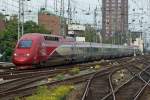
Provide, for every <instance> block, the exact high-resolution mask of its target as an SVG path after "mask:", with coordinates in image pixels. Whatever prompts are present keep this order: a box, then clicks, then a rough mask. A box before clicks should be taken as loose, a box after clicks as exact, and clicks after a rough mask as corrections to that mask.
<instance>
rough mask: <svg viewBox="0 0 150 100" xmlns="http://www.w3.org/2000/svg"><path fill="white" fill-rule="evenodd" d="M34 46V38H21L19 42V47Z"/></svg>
mask: <svg viewBox="0 0 150 100" xmlns="http://www.w3.org/2000/svg"><path fill="white" fill-rule="evenodd" d="M31 46H32V40H21V41H20V42H19V45H18V47H19V48H30V47H31Z"/></svg>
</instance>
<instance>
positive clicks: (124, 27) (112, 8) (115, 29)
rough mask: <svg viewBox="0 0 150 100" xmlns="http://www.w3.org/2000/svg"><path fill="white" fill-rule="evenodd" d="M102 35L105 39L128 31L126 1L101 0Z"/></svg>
mask: <svg viewBox="0 0 150 100" xmlns="http://www.w3.org/2000/svg"><path fill="white" fill-rule="evenodd" d="M102 5H103V6H102V13H103V16H102V33H103V35H104V36H106V37H111V36H112V35H114V34H120V33H126V32H127V31H128V0H102Z"/></svg>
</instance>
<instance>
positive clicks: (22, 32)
mask: <svg viewBox="0 0 150 100" xmlns="http://www.w3.org/2000/svg"><path fill="white" fill-rule="evenodd" d="M21 15H22V29H21V36H22V35H23V34H24V0H22V13H21Z"/></svg>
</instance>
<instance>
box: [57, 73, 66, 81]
mask: <svg viewBox="0 0 150 100" xmlns="http://www.w3.org/2000/svg"><path fill="white" fill-rule="evenodd" d="M55 79H56V80H63V79H64V75H63V74H58V75H57V76H56V77H55Z"/></svg>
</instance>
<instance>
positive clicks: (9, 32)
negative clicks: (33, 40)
mask: <svg viewBox="0 0 150 100" xmlns="http://www.w3.org/2000/svg"><path fill="white" fill-rule="evenodd" d="M17 22H18V20H17V19H11V20H8V21H7V22H6V28H5V30H4V31H2V32H0V47H1V48H0V53H1V54H3V56H2V58H1V59H0V60H3V61H10V60H11V59H10V58H11V56H12V52H13V49H14V48H15V45H16V42H17V32H18V30H17V29H18V23H17ZM24 33H50V32H48V31H47V30H45V29H44V27H42V26H39V25H37V24H36V23H35V22H33V21H27V22H25V23H24Z"/></svg>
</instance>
